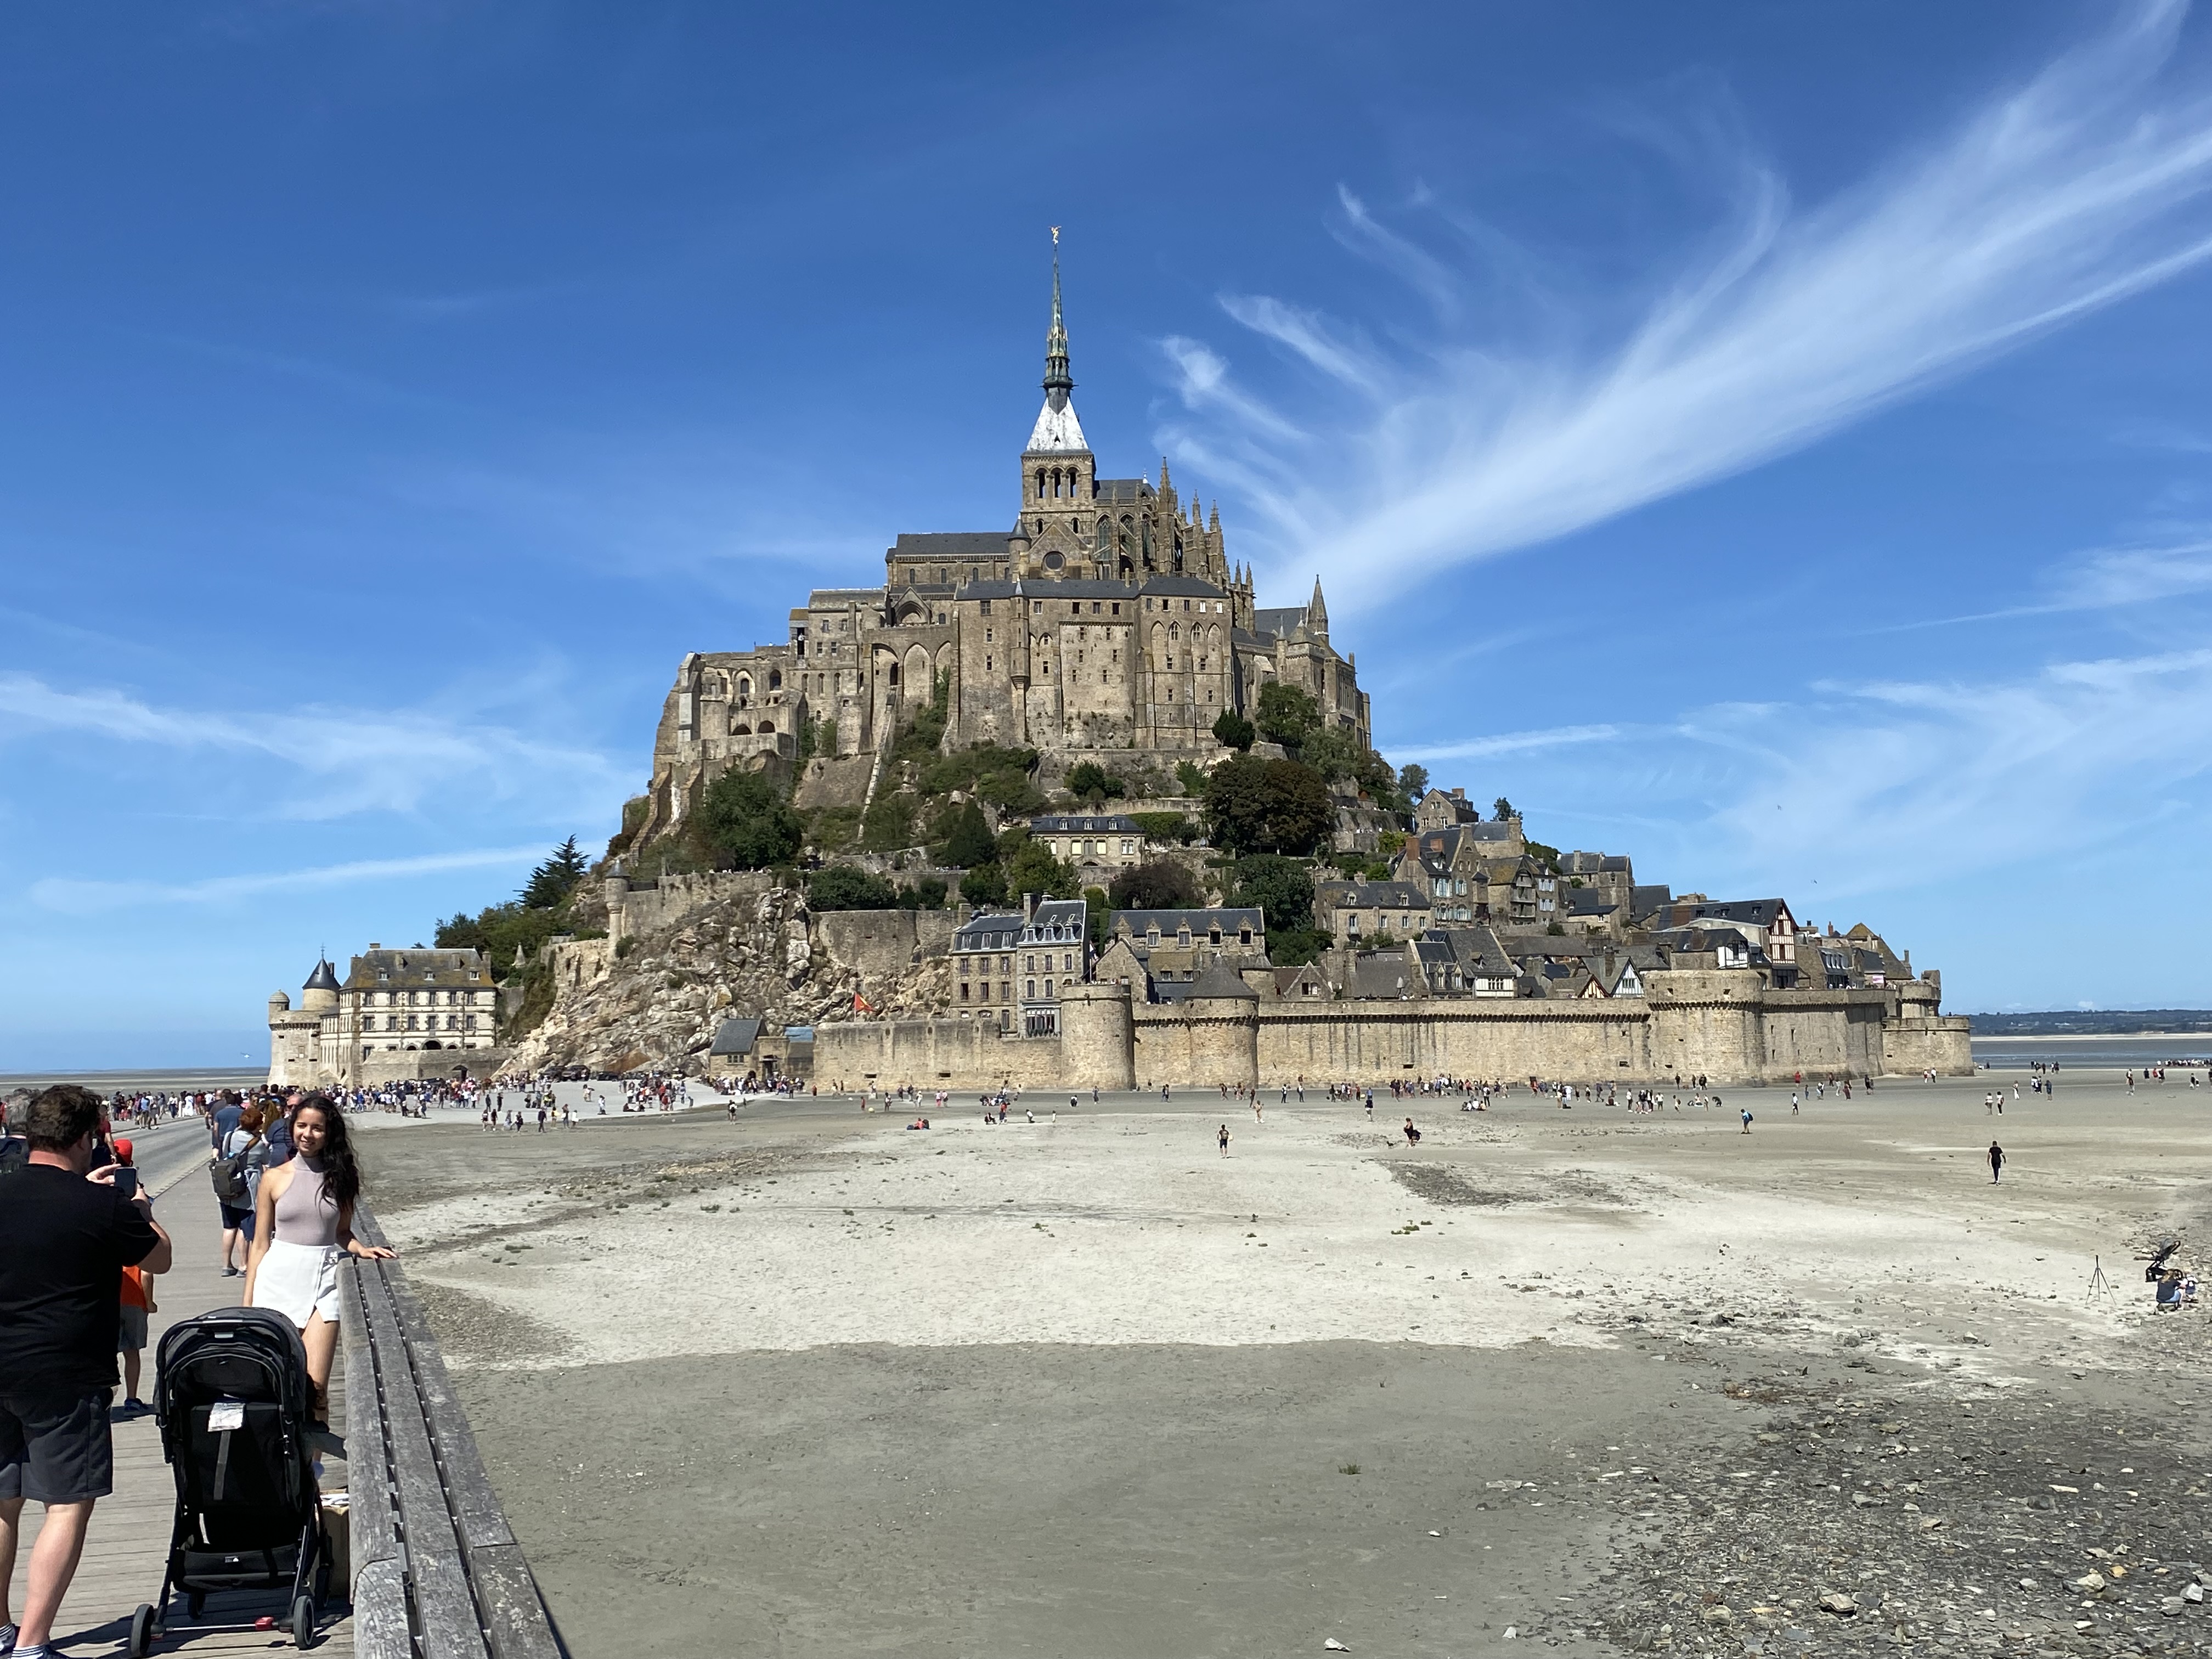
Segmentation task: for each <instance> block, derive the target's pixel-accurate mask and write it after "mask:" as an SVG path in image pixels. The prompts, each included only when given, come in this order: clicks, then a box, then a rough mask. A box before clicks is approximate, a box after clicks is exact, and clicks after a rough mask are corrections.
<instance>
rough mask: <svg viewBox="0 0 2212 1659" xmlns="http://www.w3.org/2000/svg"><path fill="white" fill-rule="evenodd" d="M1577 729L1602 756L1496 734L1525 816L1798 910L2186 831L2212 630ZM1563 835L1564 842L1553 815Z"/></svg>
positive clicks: (1678, 876)
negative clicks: (1988, 669) (1972, 675)
mask: <svg viewBox="0 0 2212 1659" xmlns="http://www.w3.org/2000/svg"><path fill="white" fill-rule="evenodd" d="M1564 730H1565V733H1566V734H1568V735H1569V736H1570V737H1571V738H1573V739H1574V743H1572V744H1570V745H1569V746H1570V747H1574V746H1575V745H1576V744H1587V745H1592V746H1596V747H1599V748H1600V749H1601V750H1602V757H1603V758H1602V763H1601V764H1595V765H1594V764H1592V763H1591V760H1590V758H1589V756H1588V755H1587V754H1583V753H1559V754H1557V755H1556V756H1555V755H1554V753H1553V747H1554V745H1553V744H1550V743H1547V742H1546V741H1543V739H1546V738H1550V737H1551V736H1552V735H1553V734H1550V733H1544V732H1531V733H1522V734H1517V735H1516V737H1513V738H1508V739H1506V740H1505V744H1504V746H1503V747H1501V748H1499V749H1498V750H1494V751H1492V753H1493V755H1494V756H1495V757H1504V759H1505V761H1506V763H1505V764H1504V765H1502V766H1499V767H1495V768H1492V769H1491V777H1492V781H1494V782H1496V783H1497V784H1499V785H1502V786H1504V788H1505V790H1506V793H1510V794H1511V795H1512V796H1513V797H1514V799H1516V800H1518V801H1520V802H1522V806H1523V808H1524V809H1525V810H1527V811H1529V812H1530V813H1531V815H1532V821H1533V822H1534V823H1537V824H1539V825H1543V824H1547V823H1555V824H1560V825H1565V826H1567V827H1568V828H1569V829H1571V833H1572V834H1573V835H1575V836H1585V835H1587V836H1591V837H1593V838H1594V839H1595V841H1596V842H1598V844H1600V845H1601V846H1604V847H1605V848H1607V850H1611V851H1621V850H1630V851H1632V852H1633V853H1634V854H1635V857H1636V860H1637V872H1638V878H1639V879H1642V880H1646V881H1669V882H1672V883H1673V884H1675V885H1676V886H1677V887H1685V886H1686V887H1693V888H1696V889H1698V890H1703V891H1707V892H1712V893H1722V892H1727V893H1731V894H1735V895H1736V896H1744V895H1747V894H1753V895H1755V894H1771V893H1780V894H1782V895H1784V896H1786V897H1788V898H1789V899H1790V901H1791V902H1792V903H1793V904H1799V905H1800V906H1801V908H1800V912H1799V913H1800V915H1803V914H1805V911H1804V909H1803V908H1802V902H1803V901H1807V900H1810V899H1812V898H1814V897H1816V896H1817V897H1818V898H1819V899H1820V900H1821V901H1829V900H1842V899H1848V898H1853V897H1856V896H1861V895H1867V894H1873V893H1880V892H1897V891H1899V890H1907V889H1916V888H1926V887H1929V886H1940V885H1942V884H1950V883H1954V882H1957V881H1960V880H1964V879H1969V878H1978V877H1980V876H1983V875H1985V874H1988V873H1990V872H1996V871H2001V870H2003V869H2006V868H2008V867H2013V866H2021V865H2023V864H2032V863H2033V862H2034V861H2035V860H2047V861H2050V862H2051V866H2052V867H2053V868H2054V869H2063V870H2065V871H2068V872H2071V871H2074V870H2075V869H2078V868H2080V867H2081V860H2082V859H2083V858H2084V857H2085V856H2087V855H2089V854H2092V853H2093V852H2094V851H2095V849H2097V848H2100V847H2104V846H2110V845H2113V844H2119V843H2123V842H2132V843H2133V844H2136V845H2137V846H2138V847H2142V846H2151V845H2166V846H2171V845H2172V844H2173V842H2174V841H2175V838H2176V837H2177V836H2179V840H2180V841H2181V842H2184V843H2185V842H2188V841H2189V840H2190V837H2191V835H2192V834H2193V832H2192V831H2191V830H2189V829H2188V828H2187V826H2190V825H2192V824H2194V823H2196V822H2197V821H2198V819H2199V818H2201V816H2202V814H2203V811H2204V810H2205V808H2206V806H2207V805H2208V802H2207V799H2206V798H2207V795H2208V793H2212V790H2208V775H2212V745H2208V744H2207V743H2206V741H2205V733H2206V732H2212V650H2192V651H2179V652H2160V653H2148V654H2144V655H2138V656H2123V657H2102V658H2093V659H2079V660H2069V661H2059V662H2055V663H2051V664H2049V665H2045V666H2042V667H2040V668H2037V669H2033V670H2030V671H2027V672H2024V673H2020V674H2016V675H2011V676H2005V677H2000V678H1991V679H1987V680H1982V681H1964V680H1953V679H1941V678H1865V679H1857V680H1832V681H1828V682H1825V683H1822V684H1816V685H1814V686H1811V687H1808V688H1807V689H1806V690H1805V692H1804V693H1803V694H1802V695H1798V696H1776V697H1773V698H1770V699H1766V700H1763V701H1759V702H1715V703H1710V704H1706V705H1704V706H1701V707H1696V708H1689V709H1687V710H1685V711H1683V712H1681V713H1680V714H1675V715H1673V716H1671V717H1660V718H1656V719H1654V720H1650V722H1648V723H1645V724H1642V725H1638V726H1619V727H1615V728H1611V729H1610V730H1608V729H1607V728H1603V727H1587V728H1565V729H1564ZM1431 752H1437V753H1441V752H1445V751H1431ZM2160 826H2164V828H2163V829H2161V827H2160ZM1538 833H1540V834H1541V833H1543V831H1542V829H1541V828H1540V829H1539V830H1538ZM1554 837H1557V838H1559V840H1560V844H1562V845H1565V844H1566V840H1565V836H1564V835H1563V834H1562V833H1561V831H1560V830H1559V829H1558V828H1554V829H1553V831H1552V834H1551V835H1547V836H1546V839H1547V840H1548V839H1553V838H1554ZM2161 837H2163V839H2161ZM1578 844H1581V845H1589V844H1590V842H1587V841H1585V842H1579V843H1578ZM2063 879H2066V880H2070V879H2071V876H2070V875H2069V876H2067V877H2065V878H2063Z"/></svg>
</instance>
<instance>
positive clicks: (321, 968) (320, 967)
mask: <svg viewBox="0 0 2212 1659" xmlns="http://www.w3.org/2000/svg"><path fill="white" fill-rule="evenodd" d="M300 988H301V990H303V991H335V990H337V989H338V988H339V987H338V973H337V969H335V968H333V967H331V962H330V958H329V957H318V958H317V959H316V962H315V971H314V972H313V973H312V974H310V975H307V983H306V984H305V985H303V986H301V987H300Z"/></svg>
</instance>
